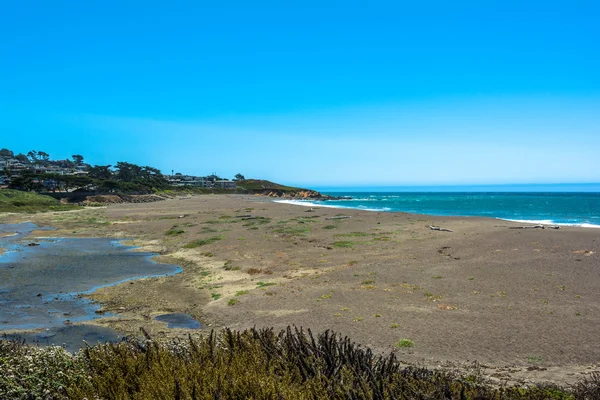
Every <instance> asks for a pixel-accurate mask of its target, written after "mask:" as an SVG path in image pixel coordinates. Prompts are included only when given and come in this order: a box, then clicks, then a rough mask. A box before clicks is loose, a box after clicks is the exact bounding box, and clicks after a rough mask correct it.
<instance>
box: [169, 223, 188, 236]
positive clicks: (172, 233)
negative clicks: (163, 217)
mask: <svg viewBox="0 0 600 400" xmlns="http://www.w3.org/2000/svg"><path fill="white" fill-rule="evenodd" d="M182 233H185V231H184V230H183V229H181V228H178V227H177V225H175V226H173V227H172V228H171V229H169V230H168V231H166V232H165V235H167V236H177V235H181V234H182Z"/></svg>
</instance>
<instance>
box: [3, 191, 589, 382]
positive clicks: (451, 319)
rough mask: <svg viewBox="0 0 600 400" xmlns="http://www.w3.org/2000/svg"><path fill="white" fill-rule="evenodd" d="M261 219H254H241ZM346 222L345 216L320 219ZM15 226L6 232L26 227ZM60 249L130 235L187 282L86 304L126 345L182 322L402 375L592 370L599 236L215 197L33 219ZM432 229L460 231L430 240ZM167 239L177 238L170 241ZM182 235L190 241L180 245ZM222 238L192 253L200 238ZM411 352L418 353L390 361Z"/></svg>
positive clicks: (544, 374)
mask: <svg viewBox="0 0 600 400" xmlns="http://www.w3.org/2000/svg"><path fill="white" fill-rule="evenodd" d="M242 215H252V216H253V217H259V218H257V219H243V218H237V217H238V216H242ZM339 215H347V216H350V217H351V218H346V219H332V220H328V219H327V218H331V217H335V216H339ZM23 218H24V217H23V216H18V215H14V214H10V215H9V214H6V215H4V216H3V217H0V222H15V221H17V220H19V219H20V220H23ZM29 219H30V220H32V221H33V222H36V223H38V224H45V225H51V226H55V227H57V228H59V231H58V232H56V231H54V232H51V233H48V232H38V233H39V234H40V235H43V234H46V235H49V234H51V235H52V236H112V237H121V238H133V239H135V240H134V241H133V243H134V244H136V245H140V246H141V250H151V251H155V252H157V253H159V254H161V256H160V257H159V259H158V261H161V260H164V261H168V262H176V263H178V264H179V265H181V266H182V267H183V273H181V274H179V275H177V276H173V277H168V278H155V279H146V280H140V281H136V282H130V283H125V284H122V285H119V286H116V287H109V288H104V289H101V290H99V291H97V292H96V293H94V294H93V295H92V296H91V297H92V298H93V299H94V300H97V301H100V302H101V304H102V305H103V308H104V310H106V311H111V312H115V313H117V314H118V315H119V317H118V318H115V317H113V318H106V319H101V320H97V321H96V322H95V323H98V324H102V325H105V326H111V327H113V328H115V329H117V330H120V331H121V332H125V333H137V332H138V331H139V328H140V327H144V328H145V329H146V330H147V331H148V332H149V333H150V334H151V335H153V336H157V337H161V336H174V335H181V334H185V333H186V331H184V330H168V329H166V327H165V324H163V323H160V322H157V321H154V320H152V318H153V317H154V316H156V315H159V314H163V313H165V312H184V313H189V314H191V315H193V316H194V317H196V318H197V319H198V320H199V321H201V322H202V323H203V324H204V325H206V326H210V327H214V328H221V327H231V328H235V329H244V328H249V327H253V326H256V327H274V328H275V329H281V328H284V327H286V326H288V325H297V326H302V327H304V328H310V329H311V330H313V331H315V332H317V331H323V330H326V329H331V330H333V331H335V332H338V333H340V334H342V335H347V336H349V337H350V338H352V339H353V340H354V341H356V342H358V343H361V344H363V345H365V346H368V347H370V348H372V349H374V350H375V351H381V352H388V351H396V352H397V355H398V357H399V358H400V359H401V360H404V361H406V362H407V363H412V364H419V365H424V366H430V367H438V366H447V367H455V366H456V367H460V366H464V365H468V364H470V363H472V362H474V361H477V362H479V363H480V364H483V366H481V365H480V367H481V368H482V372H483V373H484V374H486V375H488V376H491V377H492V378H495V379H500V380H511V381H518V382H526V381H528V380H534V381H543V380H549V381H554V382H558V383H565V382H573V381H575V380H577V379H578V378H580V377H581V374H582V373H589V372H591V371H594V370H598V363H599V362H600V346H598V345H597V336H598V335H597V332H598V331H599V330H600V262H599V257H598V255H599V254H600V230H596V229H586V228H575V227H565V228H561V229H559V230H551V229H545V230H540V229H535V230H534V229H530V230H529V229H528V230H519V229H508V228H509V227H511V226H517V225H520V224H517V223H512V222H506V221H501V220H494V219H485V218H450V217H432V216H426V215H414V214H405V213H376V212H368V211H359V210H341V209H333V208H319V209H315V210H314V211H313V212H309V209H308V208H305V207H301V206H296V205H288V204H277V203H273V202H271V201H270V200H268V199H266V198H263V197H255V196H239V195H238V196H228V195H206V196H196V197H191V198H185V199H184V198H180V199H172V200H167V201H162V202H156V203H144V204H116V205H111V206H109V207H108V208H89V209H86V210H84V211H78V212H69V213H45V214H37V215H35V216H33V217H31V218H29ZM429 225H437V226H442V227H445V228H449V229H452V230H453V231H454V232H440V231H432V230H430V229H429ZM171 229H173V233H174V234H172V235H169V234H167V232H168V231H169V230H171ZM178 230H181V231H183V232H179V231H178ZM206 238H218V239H219V240H215V241H214V242H213V243H208V244H203V245H200V246H198V247H196V248H185V247H184V246H185V245H186V244H188V243H190V242H193V241H196V240H198V239H206ZM401 339H410V340H412V341H413V342H414V345H413V346H412V347H410V348H397V347H396V344H397V343H398V342H399V340H401Z"/></svg>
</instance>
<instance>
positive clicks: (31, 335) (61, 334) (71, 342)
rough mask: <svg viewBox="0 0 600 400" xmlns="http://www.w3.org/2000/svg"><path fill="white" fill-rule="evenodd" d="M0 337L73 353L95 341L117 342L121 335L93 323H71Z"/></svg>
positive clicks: (93, 343) (95, 342) (91, 344)
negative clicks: (57, 347) (59, 347)
mask: <svg viewBox="0 0 600 400" xmlns="http://www.w3.org/2000/svg"><path fill="white" fill-rule="evenodd" d="M0 339H5V340H19V341H25V343H27V344H29V345H33V346H61V347H63V348H64V349H65V350H67V351H70V352H71V353H74V352H76V351H78V350H79V349H81V348H83V347H85V345H86V343H87V344H89V345H90V346H93V345H95V344H97V343H106V342H118V341H119V340H120V339H121V336H120V335H119V334H118V333H117V332H115V331H114V330H112V329H110V328H104V327H101V326H94V325H73V326H65V327H62V328H52V329H47V330H43V331H41V332H27V333H15V334H8V335H1V336H0Z"/></svg>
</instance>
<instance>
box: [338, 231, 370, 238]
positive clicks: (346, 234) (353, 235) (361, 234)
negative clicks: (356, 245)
mask: <svg viewBox="0 0 600 400" xmlns="http://www.w3.org/2000/svg"><path fill="white" fill-rule="evenodd" d="M366 236H371V234H370V233H365V232H350V233H339V234H336V235H333V237H366Z"/></svg>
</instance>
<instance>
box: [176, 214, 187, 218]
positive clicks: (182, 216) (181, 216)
mask: <svg viewBox="0 0 600 400" xmlns="http://www.w3.org/2000/svg"><path fill="white" fill-rule="evenodd" d="M177 218H185V214H184V215H180V216H179V217H177Z"/></svg>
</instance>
